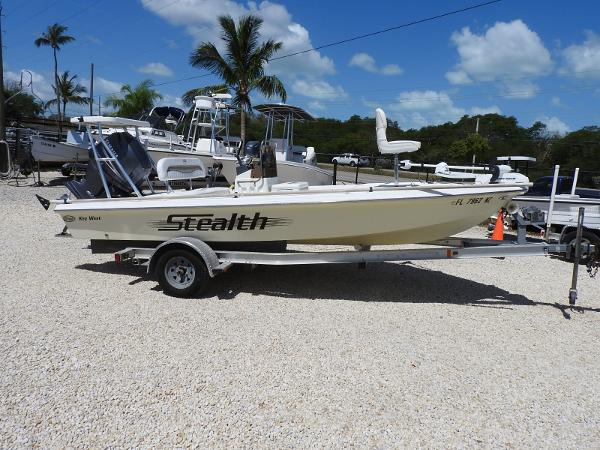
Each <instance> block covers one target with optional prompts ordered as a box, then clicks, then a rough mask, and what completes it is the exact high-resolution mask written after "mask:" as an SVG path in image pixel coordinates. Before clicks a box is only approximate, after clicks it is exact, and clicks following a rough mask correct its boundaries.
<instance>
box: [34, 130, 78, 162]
mask: <svg viewBox="0 0 600 450" xmlns="http://www.w3.org/2000/svg"><path fill="white" fill-rule="evenodd" d="M31 155H32V156H33V158H34V159H35V160H36V161H39V162H41V163H48V164H62V163H66V162H87V161H88V159H89V153H88V148H87V147H80V146H77V145H75V144H69V143H66V142H55V141H50V140H48V139H44V138H41V137H39V136H32V137H31Z"/></svg>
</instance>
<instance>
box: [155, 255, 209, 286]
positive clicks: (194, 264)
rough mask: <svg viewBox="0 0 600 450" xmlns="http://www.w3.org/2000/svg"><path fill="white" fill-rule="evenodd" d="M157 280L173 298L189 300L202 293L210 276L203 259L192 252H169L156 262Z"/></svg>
mask: <svg viewBox="0 0 600 450" xmlns="http://www.w3.org/2000/svg"><path fill="white" fill-rule="evenodd" d="M155 273H156V278H157V280H158V284H159V285H160V287H161V288H162V290H163V292H164V293H165V294H167V295H170V296H172V297H179V298H189V297H192V296H194V295H197V294H200V293H202V291H204V290H205V289H206V287H207V286H208V281H209V280H210V275H209V273H208V268H207V267H206V263H205V262H204V261H203V259H202V258H201V257H200V256H198V255H197V254H195V253H194V252H193V251H191V250H187V249H183V248H175V249H173V250H167V251H166V252H164V253H163V254H162V255H160V257H159V258H158V261H156V272H155Z"/></svg>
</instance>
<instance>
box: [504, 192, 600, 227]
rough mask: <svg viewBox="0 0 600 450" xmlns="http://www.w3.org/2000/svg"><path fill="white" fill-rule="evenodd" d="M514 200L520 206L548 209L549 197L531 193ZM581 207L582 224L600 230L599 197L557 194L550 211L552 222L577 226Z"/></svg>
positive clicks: (546, 211)
mask: <svg viewBox="0 0 600 450" xmlns="http://www.w3.org/2000/svg"><path fill="white" fill-rule="evenodd" d="M515 201H516V202H517V203H518V204H519V206H520V207H521V208H525V207H527V206H534V207H536V208H538V209H540V210H541V211H543V212H544V213H545V214H546V218H547V217H548V210H549V209H550V197H537V196H533V195H524V196H519V197H516V198H515ZM581 207H583V208H584V210H585V212H584V216H583V224H584V226H585V227H587V228H594V229H597V230H600V199H594V198H581V197H578V196H570V195H564V194H562V195H557V196H556V197H555V199H554V209H553V212H552V223H553V224H556V225H573V226H577V217H578V215H579V208H581Z"/></svg>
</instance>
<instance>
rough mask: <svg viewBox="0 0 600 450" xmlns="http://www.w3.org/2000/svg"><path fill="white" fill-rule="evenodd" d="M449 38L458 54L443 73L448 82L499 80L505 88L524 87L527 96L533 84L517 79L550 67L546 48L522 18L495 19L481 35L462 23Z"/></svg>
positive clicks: (544, 73) (514, 89)
mask: <svg viewBox="0 0 600 450" xmlns="http://www.w3.org/2000/svg"><path fill="white" fill-rule="evenodd" d="M450 39H451V41H452V43H453V44H454V45H455V46H456V49H457V51H458V55H459V57H460V61H459V63H458V64H457V65H456V66H455V67H454V69H452V70H450V71H448V72H447V73H446V78H447V79H448V81H449V82H450V83H452V84H466V83H470V82H472V81H473V80H474V81H484V82H490V81H492V82H493V81H499V80H502V81H503V82H504V84H506V85H507V86H509V87H507V88H506V87H505V91H506V92H510V91H512V92H516V91H518V90H521V91H526V92H527V94H525V95H524V97H528V96H532V95H535V93H536V92H537V87H536V86H535V85H534V84H533V83H532V82H523V81H522V80H519V79H520V78H524V77H533V78H535V77H541V76H544V75H547V74H549V73H550V70H551V69H552V59H551V57H550V52H549V51H548V50H547V49H546V47H545V46H544V43H543V42H542V40H541V39H540V37H539V36H538V34H537V33H536V32H534V31H532V30H531V29H529V27H528V26H527V25H526V24H525V23H524V22H523V21H522V20H513V21H512V22H497V23H496V24H495V25H494V26H493V27H491V28H488V29H487V30H486V32H485V33H484V34H481V35H478V34H474V33H472V32H471V30H470V29H469V28H468V27H465V28H463V29H462V30H461V31H460V32H454V33H453V34H452V36H451V38H450Z"/></svg>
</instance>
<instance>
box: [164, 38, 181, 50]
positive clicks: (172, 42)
mask: <svg viewBox="0 0 600 450" xmlns="http://www.w3.org/2000/svg"><path fill="white" fill-rule="evenodd" d="M165 44H167V47H169V48H170V49H171V50H175V49H176V48H179V44H177V41H176V40H174V39H165Z"/></svg>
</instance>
